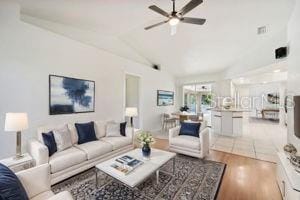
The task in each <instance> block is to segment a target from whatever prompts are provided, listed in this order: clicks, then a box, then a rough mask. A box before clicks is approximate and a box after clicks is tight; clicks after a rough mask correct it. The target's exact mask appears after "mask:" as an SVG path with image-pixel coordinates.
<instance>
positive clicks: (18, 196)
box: [0, 163, 29, 200]
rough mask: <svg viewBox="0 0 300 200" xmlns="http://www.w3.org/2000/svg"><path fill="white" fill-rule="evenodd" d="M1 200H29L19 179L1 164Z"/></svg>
mask: <svg viewBox="0 0 300 200" xmlns="http://www.w3.org/2000/svg"><path fill="white" fill-rule="evenodd" d="M0 198H1V199H8V200H28V199H29V198H28V196H27V193H26V191H25V189H24V187H23V185H22V183H21V182H20V180H19V179H18V177H17V176H16V175H15V174H14V173H13V172H12V171H11V170H10V169H9V168H8V167H6V166H5V165H3V164H1V163H0Z"/></svg>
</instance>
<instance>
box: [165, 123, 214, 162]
mask: <svg viewBox="0 0 300 200" xmlns="http://www.w3.org/2000/svg"><path fill="white" fill-rule="evenodd" d="M179 131H180V126H177V127H175V128H172V129H170V130H169V150H170V151H173V152H176V153H180V154H185V155H188V156H192V157H197V158H204V157H206V156H207V155H208V154H209V128H208V127H207V122H206V121H203V122H202V123H201V126H200V130H199V132H200V133H199V136H200V137H199V138H197V137H193V136H186V135H179Z"/></svg>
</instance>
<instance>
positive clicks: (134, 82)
mask: <svg viewBox="0 0 300 200" xmlns="http://www.w3.org/2000/svg"><path fill="white" fill-rule="evenodd" d="M139 97H140V77H139V76H135V75H132V74H126V75H125V108H127V107H135V108H137V110H138V116H137V117H134V118H133V124H134V128H137V129H139V128H140V126H141V125H140V113H139V111H140V106H139V104H140V98H139ZM126 121H127V123H128V124H129V123H130V119H129V118H127V117H126Z"/></svg>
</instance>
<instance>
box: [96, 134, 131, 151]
mask: <svg viewBox="0 0 300 200" xmlns="http://www.w3.org/2000/svg"><path fill="white" fill-rule="evenodd" d="M101 140H103V141H105V142H108V143H109V144H111V145H112V146H113V150H116V149H120V148H122V147H125V146H127V145H130V144H131V143H132V140H131V138H130V137H124V136H119V137H104V138H101Z"/></svg>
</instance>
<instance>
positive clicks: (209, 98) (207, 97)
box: [202, 94, 212, 105]
mask: <svg viewBox="0 0 300 200" xmlns="http://www.w3.org/2000/svg"><path fill="white" fill-rule="evenodd" d="M211 101H212V95H211V94H206V95H202V104H203V105H210V104H211Z"/></svg>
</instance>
